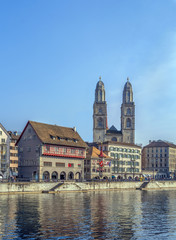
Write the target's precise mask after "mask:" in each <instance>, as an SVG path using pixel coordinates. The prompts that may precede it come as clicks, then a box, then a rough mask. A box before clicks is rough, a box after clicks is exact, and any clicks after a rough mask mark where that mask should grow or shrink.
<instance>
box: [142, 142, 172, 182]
mask: <svg viewBox="0 0 176 240" xmlns="http://www.w3.org/2000/svg"><path fill="white" fill-rule="evenodd" d="M142 169H143V170H144V171H147V170H148V171H151V172H153V174H152V175H153V176H154V177H155V178H161V179H163V178H169V177H172V178H174V177H175V176H176V145H175V144H173V143H169V142H167V141H161V140H158V141H152V142H150V143H149V144H148V145H146V146H145V147H144V148H143V151H142Z"/></svg>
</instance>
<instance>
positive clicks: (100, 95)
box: [93, 77, 135, 144]
mask: <svg viewBox="0 0 176 240" xmlns="http://www.w3.org/2000/svg"><path fill="white" fill-rule="evenodd" d="M93 141H94V142H99V143H100V142H105V141H114V142H125V143H132V144H134V143H135V104H134V101H133V90H132V85H131V83H130V82H129V79H128V78H127V82H126V83H125V86H124V89H123V101H122V105H121V130H117V128H116V127H115V126H114V125H112V126H111V127H110V128H108V120H107V103H106V98H105V87H104V83H103V82H102V80H101V77H100V78H99V81H98V83H97V85H96V89H95V101H94V105H93Z"/></svg>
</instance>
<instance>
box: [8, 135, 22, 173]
mask: <svg viewBox="0 0 176 240" xmlns="http://www.w3.org/2000/svg"><path fill="white" fill-rule="evenodd" d="M8 134H9V135H10V176H12V177H17V176H18V146H16V142H17V140H18V138H19V135H18V134H17V132H16V131H15V132H13V133H12V132H11V131H8Z"/></svg>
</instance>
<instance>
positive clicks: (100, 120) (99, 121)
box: [98, 118, 103, 128]
mask: <svg viewBox="0 0 176 240" xmlns="http://www.w3.org/2000/svg"><path fill="white" fill-rule="evenodd" d="M98 127H99V128H103V119H102V118H99V119H98Z"/></svg>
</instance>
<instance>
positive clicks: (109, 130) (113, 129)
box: [106, 125, 122, 134]
mask: <svg viewBox="0 0 176 240" xmlns="http://www.w3.org/2000/svg"><path fill="white" fill-rule="evenodd" d="M106 133H116V134H122V132H121V131H118V130H117V128H116V127H114V125H112V126H111V127H110V128H109V129H108V130H107V131H106Z"/></svg>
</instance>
